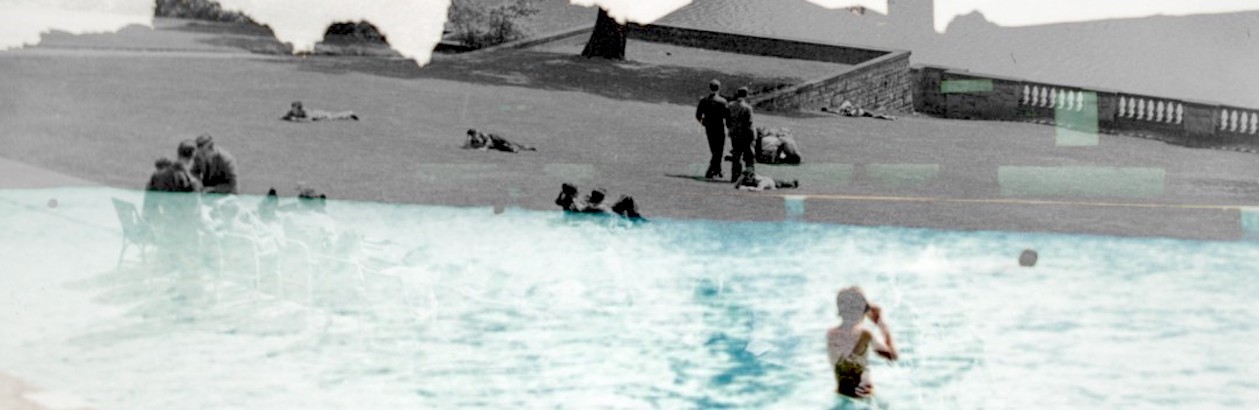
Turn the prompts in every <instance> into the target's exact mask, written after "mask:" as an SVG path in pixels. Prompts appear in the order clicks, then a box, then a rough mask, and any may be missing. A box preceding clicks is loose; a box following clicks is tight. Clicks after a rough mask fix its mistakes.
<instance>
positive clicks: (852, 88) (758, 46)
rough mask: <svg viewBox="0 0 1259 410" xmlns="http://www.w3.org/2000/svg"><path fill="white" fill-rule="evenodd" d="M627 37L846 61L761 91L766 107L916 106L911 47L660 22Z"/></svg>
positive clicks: (758, 101)
mask: <svg viewBox="0 0 1259 410" xmlns="http://www.w3.org/2000/svg"><path fill="white" fill-rule="evenodd" d="M629 28H630V29H629V31H628V32H627V37H628V38H630V39H634V40H639V41H651V42H658V43H667V44H673V45H678V46H683V47H694V48H703V49H708V50H715V51H724V52H729V53H738V54H747V55H757V56H767V57H777V58H793V59H799V60H811V61H822V62H828V63H836V64H844V65H849V66H853V67H852V68H844V69H837V70H836V73H835V74H834V75H830V76H826V77H824V78H819V79H814V80H810V81H806V82H805V83H803V84H798V85H795V86H792V87H787V88H784V89H781V90H777V91H773V92H769V93H766V94H756V95H753V96H752V98H751V99H750V102H751V103H752V104H753V105H754V106H755V107H756V108H757V109H760V110H766V111H780V112H781V111H799V110H818V109H821V108H822V107H838V106H839V105H840V104H842V103H843V102H844V100H848V101H852V102H853V104H857V105H858V106H861V107H863V108H867V109H874V110H880V111H909V110H911V109H912V108H913V93H912V85H913V81H912V79H911V77H910V76H909V55H910V53H909V52H908V51H900V50H881V49H874V48H868V47H857V46H851V45H844V44H837V43H819V42H811V41H802V40H792V39H778V38H768V37H758V36H752V35H746V34H738V33H725V32H715V31H707V30H696V29H690V28H682V27H672V26H663V25H656V24H649V25H637V24H631V25H630V26H629Z"/></svg>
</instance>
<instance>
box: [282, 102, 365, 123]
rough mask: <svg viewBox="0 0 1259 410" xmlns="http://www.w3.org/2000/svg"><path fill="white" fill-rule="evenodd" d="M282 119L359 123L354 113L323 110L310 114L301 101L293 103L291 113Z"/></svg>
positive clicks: (290, 108) (311, 111)
mask: <svg viewBox="0 0 1259 410" xmlns="http://www.w3.org/2000/svg"><path fill="white" fill-rule="evenodd" d="M280 119H282V120H285V121H292V122H305V121H324V120H352V121H358V114H355V113H354V111H339V112H328V111H323V110H310V112H307V111H306V109H305V108H303V107H302V102H301V101H293V104H292V105H291V106H290V107H289V112H288V113H287V114H284V116H283V117H280Z"/></svg>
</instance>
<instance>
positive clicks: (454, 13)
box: [446, 0, 538, 48]
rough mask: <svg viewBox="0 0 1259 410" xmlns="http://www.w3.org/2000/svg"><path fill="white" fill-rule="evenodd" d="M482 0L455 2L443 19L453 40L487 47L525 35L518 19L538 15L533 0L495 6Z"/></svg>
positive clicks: (514, 0) (455, 0) (473, 45)
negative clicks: (448, 25)
mask: <svg viewBox="0 0 1259 410" xmlns="http://www.w3.org/2000/svg"><path fill="white" fill-rule="evenodd" d="M485 3H486V2H485V0H454V1H452V2H451V4H450V11H449V13H447V16H446V20H447V21H449V22H450V27H451V31H452V33H453V34H452V36H451V37H452V38H453V39H454V40H455V41H458V42H460V43H463V44H464V45H467V46H469V47H472V48H482V47H489V46H492V45H496V44H502V43H506V42H508V41H512V40H516V39H519V38H522V37H524V36H525V30H524V29H523V28H521V27H520V25H519V24H517V23H516V22H517V20H519V19H521V18H524V17H529V16H532V15H534V14H537V13H538V9H537V8H536V7H534V5H533V0H510V1H509V2H508V3H507V4H502V5H499V6H495V7H490V6H487V5H485Z"/></svg>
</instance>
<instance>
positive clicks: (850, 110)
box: [822, 100, 896, 120]
mask: <svg viewBox="0 0 1259 410" xmlns="http://www.w3.org/2000/svg"><path fill="white" fill-rule="evenodd" d="M822 111H823V112H829V113H831V114H835V115H842V116H845V117H870V118H878V119H880V120H895V119H896V117H893V116H891V115H887V114H879V113H873V112H870V111H866V110H864V109H862V108H861V107H858V106H856V105H853V103H852V102H849V101H847V100H845V101H844V103H843V104H840V105H839V109H838V110H835V109H831V108H827V107H822Z"/></svg>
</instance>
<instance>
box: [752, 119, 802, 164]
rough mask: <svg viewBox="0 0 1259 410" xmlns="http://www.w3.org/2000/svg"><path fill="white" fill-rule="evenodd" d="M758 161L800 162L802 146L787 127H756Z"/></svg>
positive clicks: (766, 162)
mask: <svg viewBox="0 0 1259 410" xmlns="http://www.w3.org/2000/svg"><path fill="white" fill-rule="evenodd" d="M756 147H757V152H756V162H760V163H763V164H792V165H796V164H799V163H800V146H799V145H797V144H796V139H795V138H794V137H792V136H791V130H788V129H786V128H775V129H765V128H761V127H757V128H756Z"/></svg>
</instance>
